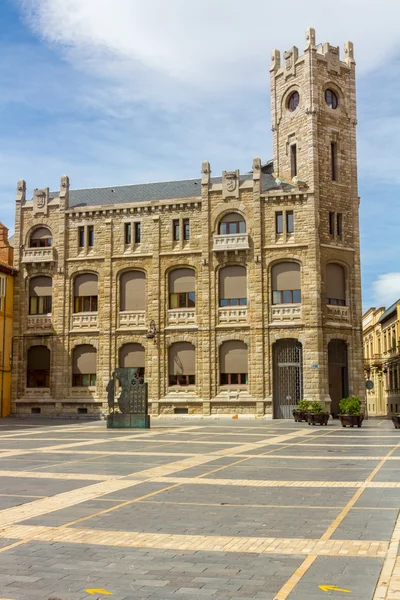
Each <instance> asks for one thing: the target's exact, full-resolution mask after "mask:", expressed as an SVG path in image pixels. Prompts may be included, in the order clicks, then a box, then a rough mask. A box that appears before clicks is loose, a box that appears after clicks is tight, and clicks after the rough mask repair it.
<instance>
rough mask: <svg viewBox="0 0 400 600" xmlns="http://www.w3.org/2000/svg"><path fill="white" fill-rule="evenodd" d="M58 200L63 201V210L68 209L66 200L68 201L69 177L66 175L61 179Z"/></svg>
mask: <svg viewBox="0 0 400 600" xmlns="http://www.w3.org/2000/svg"><path fill="white" fill-rule="evenodd" d="M60 200H65V204H66V206H65V208H68V200H69V177H68V175H63V176H62V177H61V182H60Z"/></svg>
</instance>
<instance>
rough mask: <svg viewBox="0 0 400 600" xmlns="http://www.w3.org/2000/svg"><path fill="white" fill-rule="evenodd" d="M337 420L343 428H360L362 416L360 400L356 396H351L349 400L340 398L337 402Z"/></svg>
mask: <svg viewBox="0 0 400 600" xmlns="http://www.w3.org/2000/svg"><path fill="white" fill-rule="evenodd" d="M339 410H340V413H339V419H340V421H341V423H342V426H343V427H346V426H347V425H349V426H350V427H354V425H357V427H361V423H362V422H363V420H364V415H363V414H362V413H361V400H360V398H357V396H351V397H350V398H342V399H341V401H340V402H339Z"/></svg>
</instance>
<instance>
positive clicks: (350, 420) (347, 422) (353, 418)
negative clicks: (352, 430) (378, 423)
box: [339, 415, 364, 427]
mask: <svg viewBox="0 0 400 600" xmlns="http://www.w3.org/2000/svg"><path fill="white" fill-rule="evenodd" d="M339 419H340V422H341V423H342V427H347V426H349V427H354V426H355V425H357V427H361V423H362V422H363V421H364V415H339Z"/></svg>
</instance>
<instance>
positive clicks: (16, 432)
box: [0, 418, 400, 600]
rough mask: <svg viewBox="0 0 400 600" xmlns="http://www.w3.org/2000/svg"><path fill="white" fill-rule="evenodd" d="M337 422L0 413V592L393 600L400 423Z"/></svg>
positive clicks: (77, 598)
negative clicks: (140, 423)
mask: <svg viewBox="0 0 400 600" xmlns="http://www.w3.org/2000/svg"><path fill="white" fill-rule="evenodd" d="M339 425H340V424H338V423H337V422H335V421H330V423H329V425H328V427H326V428H312V429H311V428H309V427H307V426H306V425H305V424H301V423H293V422H291V421H260V420H258V421H257V420H250V419H244V418H243V419H238V420H237V421H234V420H231V419H228V418H220V419H213V418H205V419H201V420H200V419H199V420H195V419H190V420H189V419H186V420H185V419H184V418H181V419H173V420H171V421H165V420H156V419H154V420H153V422H152V428H151V430H149V431H143V430H132V431H127V430H121V431H117V430H113V431H107V430H106V429H105V425H104V422H96V423H78V422H71V423H68V424H65V423H62V422H59V421H57V422H51V421H46V422H41V421H36V420H35V421H18V420H16V419H8V420H2V421H0V479H1V486H0V600H3V599H7V600H22V599H26V600H50V599H57V600H84V599H89V598H95V599H97V600H100V599H103V598H112V600H114V599H115V600H141V599H143V600H144V599H150V600H151V599H152V600H156V599H158V600H169V599H176V600H177V599H181V600H186V599H190V600H192V599H193V600H198V599H200V598H202V599H204V598H211V599H213V600H244V599H246V600H247V599H250V598H251V599H255V600H320V599H322V598H336V597H338V598H340V597H343V598H346V599H347V600H398V599H399V598H400V549H399V547H400V519H399V508H400V477H399V467H400V462H399V461H400V432H399V434H398V435H397V432H396V433H394V432H393V430H392V424H391V423H390V422H388V421H380V420H376V421H374V420H369V421H366V422H364V424H363V427H362V428H361V429H352V430H349V429H346V430H343V429H342V428H341V427H340V426H339ZM326 585H328V586H333V588H335V587H336V588H339V590H340V589H342V590H347V591H346V592H341V591H339V590H335V589H330V590H328V591H324V590H323V589H322V588H321V587H319V586H326ZM90 589H97V590H103V591H104V590H105V591H107V592H109V593H110V594H111V595H105V593H103V591H98V592H96V593H95V594H93V595H89V592H88V591H87V590H90Z"/></svg>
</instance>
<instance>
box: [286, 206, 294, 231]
mask: <svg viewBox="0 0 400 600" xmlns="http://www.w3.org/2000/svg"><path fill="white" fill-rule="evenodd" d="M286 232H287V233H293V232H294V218H293V211H292V210H288V211H287V212H286Z"/></svg>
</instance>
